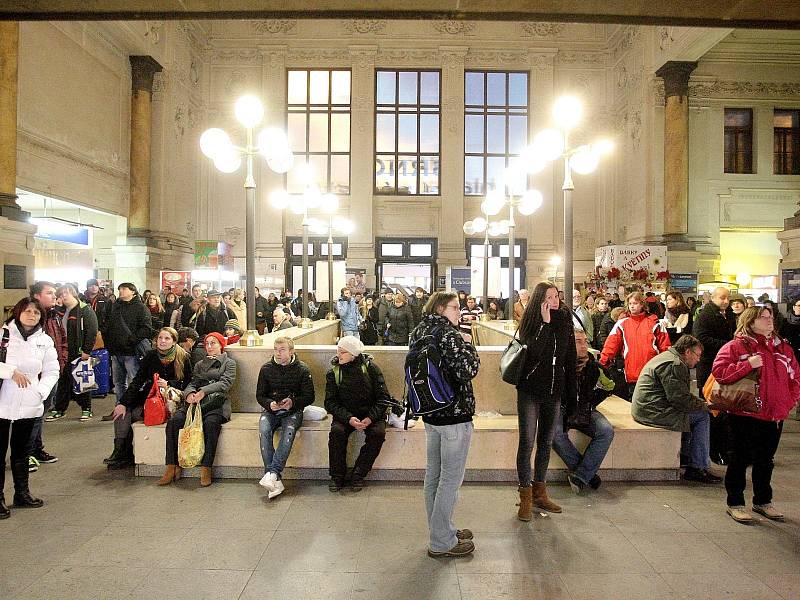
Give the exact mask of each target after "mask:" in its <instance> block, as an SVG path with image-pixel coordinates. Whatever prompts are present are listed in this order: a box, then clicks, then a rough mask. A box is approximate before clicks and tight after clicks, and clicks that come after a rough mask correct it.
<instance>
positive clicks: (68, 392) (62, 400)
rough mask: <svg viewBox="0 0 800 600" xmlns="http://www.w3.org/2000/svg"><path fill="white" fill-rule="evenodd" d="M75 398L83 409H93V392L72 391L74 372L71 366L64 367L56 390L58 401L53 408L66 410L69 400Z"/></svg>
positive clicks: (61, 410) (59, 410)
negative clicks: (77, 392) (79, 392)
mask: <svg viewBox="0 0 800 600" xmlns="http://www.w3.org/2000/svg"><path fill="white" fill-rule="evenodd" d="M72 399H74V400H75V402H76V403H77V404H78V406H80V407H81V410H92V394H91V393H90V392H87V393H85V394H76V393H75V392H73V391H72V373H70V367H69V365H67V366H66V367H64V371H63V372H62V373H61V375H60V376H59V378H58V388H57V391H56V401H55V403H54V406H53V408H54V409H55V410H57V411H58V412H66V411H67V407H68V406H69V401H70V400H72Z"/></svg>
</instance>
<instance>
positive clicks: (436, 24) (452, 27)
mask: <svg viewBox="0 0 800 600" xmlns="http://www.w3.org/2000/svg"><path fill="white" fill-rule="evenodd" d="M431 26H432V27H433V29H434V30H435V31H438V32H439V33H444V34H447V35H469V34H471V33H473V32H474V31H475V23H472V22H470V21H431Z"/></svg>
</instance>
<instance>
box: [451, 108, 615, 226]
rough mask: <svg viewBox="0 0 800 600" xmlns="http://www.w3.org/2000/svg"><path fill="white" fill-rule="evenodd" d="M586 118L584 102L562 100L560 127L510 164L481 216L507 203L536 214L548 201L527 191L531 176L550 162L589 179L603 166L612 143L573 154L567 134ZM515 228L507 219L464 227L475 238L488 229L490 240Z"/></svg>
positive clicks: (557, 116) (556, 112) (477, 220)
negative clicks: (562, 162)
mask: <svg viewBox="0 0 800 600" xmlns="http://www.w3.org/2000/svg"><path fill="white" fill-rule="evenodd" d="M582 114H583V107H582V106H581V102H580V100H578V99H577V98H575V97H574V96H562V97H561V98H559V99H558V100H556V102H555V105H554V106H553V122H554V124H555V125H556V127H553V128H550V129H544V130H542V131H540V132H539V133H538V134H537V135H536V136H535V137H534V138H533V143H532V144H531V145H530V146H528V147H526V148H525V149H524V150H523V151H522V153H521V154H520V156H519V157H515V158H513V159H511V160H510V161H509V166H508V167H506V169H504V170H503V173H502V177H501V180H500V182H499V183H498V185H497V187H496V188H495V189H494V190H491V191H489V192H487V194H486V197H485V199H484V200H483V202H481V212H482V213H483V214H484V215H486V216H487V217H492V216H495V215H497V214H498V213H499V212H500V211H501V210H502V208H503V206H504V205H505V204H506V202H511V203H512V204H513V206H515V207H516V208H517V210H518V211H519V213H520V214H522V215H531V214H533V213H534V212H536V210H538V209H539V207H540V206H541V205H542V202H543V201H544V197H543V196H542V193H541V192H540V191H538V190H534V189H528V190H525V189H524V188H525V184H526V180H527V176H528V175H529V174H535V173H538V172H539V171H541V170H542V169H544V168H545V166H546V165H547V163H548V162H550V161H554V160H557V159H559V158H565V159H566V161H568V164H569V168H570V169H571V170H572V171H574V172H575V173H579V174H581V175H588V174H590V173H592V172H594V171H595V170H596V169H597V167H598V165H599V164H600V158H601V157H602V156H603V155H605V154H608V153H609V152H611V150H613V148H614V145H613V143H612V142H611V141H610V140H599V141H597V142H596V143H594V144H583V145H581V146H578V147H577V148H575V149H574V150H569V149H568V148H567V134H568V132H569V131H570V130H572V129H574V128H575V126H576V125H577V124H578V123H579V122H580V120H581V117H582ZM506 190H508V196H509V198H508V199H507V198H506ZM523 190H524V191H523ZM515 196H518V199H517V200H514V197H515ZM511 225H512V223H511V221H509V220H505V219H504V220H502V221H492V222H490V221H489V220H488V219H487V218H484V217H477V218H475V219H473V220H471V221H467V222H466V223H464V233H466V234H467V235H474V234H476V233H483V232H485V231H487V229H488V234H489V235H490V236H498V235H507V234H508V233H509V228H510V227H511Z"/></svg>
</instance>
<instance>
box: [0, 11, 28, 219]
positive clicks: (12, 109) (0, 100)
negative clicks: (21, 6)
mask: <svg viewBox="0 0 800 600" xmlns="http://www.w3.org/2000/svg"><path fill="white" fill-rule="evenodd" d="M18 58H19V23H18V22H16V21H3V22H0V217H5V218H7V219H10V220H13V221H26V220H27V217H28V214H27V213H24V212H22V211H21V210H20V209H19V206H18V205H17V202H16V200H17V80H18V77H17V74H18V67H17V65H18Z"/></svg>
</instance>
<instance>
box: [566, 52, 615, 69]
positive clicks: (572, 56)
mask: <svg viewBox="0 0 800 600" xmlns="http://www.w3.org/2000/svg"><path fill="white" fill-rule="evenodd" d="M607 60H608V55H607V54H606V53H605V52H573V51H563V50H560V51H559V52H558V54H556V62H558V64H559V65H598V66H605V64H606V62H607Z"/></svg>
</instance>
